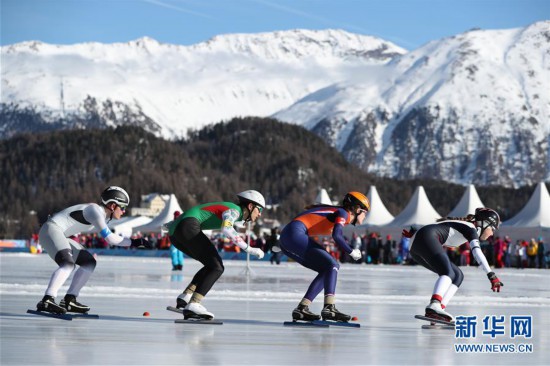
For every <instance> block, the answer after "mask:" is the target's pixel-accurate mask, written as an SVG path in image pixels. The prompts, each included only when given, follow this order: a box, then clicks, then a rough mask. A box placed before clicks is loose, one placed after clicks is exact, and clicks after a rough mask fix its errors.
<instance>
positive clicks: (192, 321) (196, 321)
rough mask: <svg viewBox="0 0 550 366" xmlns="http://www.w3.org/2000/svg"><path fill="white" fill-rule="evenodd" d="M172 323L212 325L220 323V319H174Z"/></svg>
mask: <svg viewBox="0 0 550 366" xmlns="http://www.w3.org/2000/svg"><path fill="white" fill-rule="evenodd" d="M174 323H178V324H212V325H222V324H223V322H222V321H221V320H216V319H210V320H207V319H176V320H175V321H174Z"/></svg>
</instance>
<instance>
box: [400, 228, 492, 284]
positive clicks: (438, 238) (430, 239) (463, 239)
mask: <svg viewBox="0 0 550 366" xmlns="http://www.w3.org/2000/svg"><path fill="white" fill-rule="evenodd" d="M465 243H469V245H470V249H471V251H472V254H473V255H474V258H475V259H476V262H477V263H479V265H481V267H482V268H483V269H484V270H485V271H486V272H487V273H489V272H490V271H491V269H490V267H489V264H488V263H487V259H486V258H485V256H484V255H483V252H482V251H481V248H480V245H479V234H478V231H477V228H476V226H475V225H474V224H473V223H471V222H467V221H461V220H445V221H440V222H438V223H436V224H431V225H426V226H423V227H421V228H420V229H419V230H418V232H417V233H416V234H415V235H414V237H413V240H412V244H411V248H410V251H411V253H414V254H415V255H416V256H420V257H422V258H423V259H424V261H428V262H430V261H432V258H433V257H434V254H436V253H444V251H443V249H442V248H443V247H453V248H454V247H458V246H460V245H462V244H465ZM415 260H416V258H415ZM421 264H422V263H421Z"/></svg>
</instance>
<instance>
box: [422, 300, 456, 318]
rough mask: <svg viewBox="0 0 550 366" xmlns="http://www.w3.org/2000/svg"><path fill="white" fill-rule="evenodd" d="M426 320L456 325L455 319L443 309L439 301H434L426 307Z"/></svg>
mask: <svg viewBox="0 0 550 366" xmlns="http://www.w3.org/2000/svg"><path fill="white" fill-rule="evenodd" d="M425 316H426V318H434V319H439V320H445V321H447V322H449V323H454V322H455V318H454V316H452V315H451V314H449V313H448V312H446V311H445V310H443V308H442V307H441V303H440V302H438V301H432V302H430V304H429V305H428V306H426V315H425Z"/></svg>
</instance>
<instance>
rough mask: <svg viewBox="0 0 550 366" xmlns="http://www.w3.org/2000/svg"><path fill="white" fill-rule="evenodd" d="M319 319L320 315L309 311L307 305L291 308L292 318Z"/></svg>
mask: <svg viewBox="0 0 550 366" xmlns="http://www.w3.org/2000/svg"><path fill="white" fill-rule="evenodd" d="M319 319H321V317H320V316H319V315H317V314H314V313H312V312H311V311H309V307H308V306H307V305H298V307H297V308H296V309H294V310H292V320H305V321H313V320H319Z"/></svg>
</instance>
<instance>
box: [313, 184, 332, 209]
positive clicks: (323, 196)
mask: <svg viewBox="0 0 550 366" xmlns="http://www.w3.org/2000/svg"><path fill="white" fill-rule="evenodd" d="M314 203H315V204H318V203H322V204H324V205H332V201H331V200H330V197H329V196H328V193H327V190H326V189H324V188H321V189H320V190H319V193H317V197H315V202H314Z"/></svg>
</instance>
